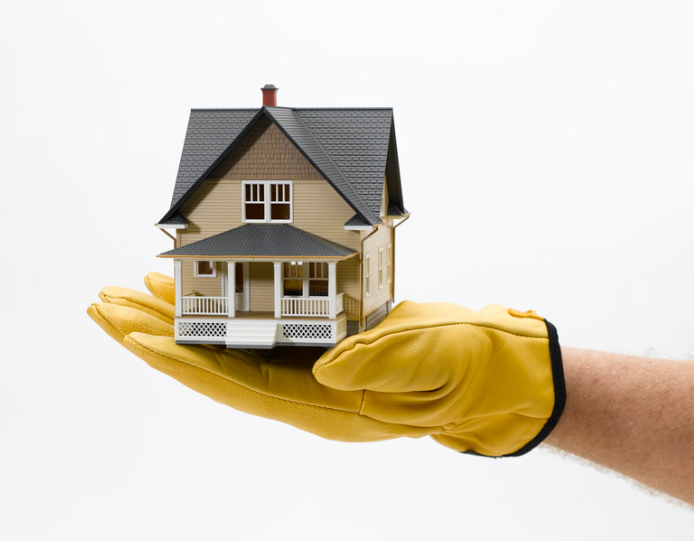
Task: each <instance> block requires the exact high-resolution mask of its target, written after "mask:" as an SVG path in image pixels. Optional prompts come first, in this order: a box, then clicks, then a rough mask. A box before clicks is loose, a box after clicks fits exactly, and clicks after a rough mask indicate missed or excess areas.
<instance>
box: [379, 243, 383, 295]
mask: <svg viewBox="0 0 694 541" xmlns="http://www.w3.org/2000/svg"><path fill="white" fill-rule="evenodd" d="M382 287H383V248H379V249H378V289H381V288H382Z"/></svg>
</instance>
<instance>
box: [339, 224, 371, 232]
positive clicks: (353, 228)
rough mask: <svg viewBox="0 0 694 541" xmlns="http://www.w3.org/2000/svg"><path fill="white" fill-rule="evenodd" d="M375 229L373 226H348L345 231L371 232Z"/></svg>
mask: <svg viewBox="0 0 694 541" xmlns="http://www.w3.org/2000/svg"><path fill="white" fill-rule="evenodd" d="M372 229H375V228H374V226H373V225H346V226H345V231H371V230H372Z"/></svg>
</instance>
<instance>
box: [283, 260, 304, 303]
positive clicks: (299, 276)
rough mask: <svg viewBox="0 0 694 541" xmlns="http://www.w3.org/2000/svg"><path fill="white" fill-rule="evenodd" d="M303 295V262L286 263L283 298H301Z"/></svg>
mask: <svg viewBox="0 0 694 541" xmlns="http://www.w3.org/2000/svg"><path fill="white" fill-rule="evenodd" d="M303 295H304V263H303V261H287V262H286V263H285V264H284V296H285V297H303Z"/></svg>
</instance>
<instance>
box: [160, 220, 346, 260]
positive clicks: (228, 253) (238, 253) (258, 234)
mask: <svg viewBox="0 0 694 541" xmlns="http://www.w3.org/2000/svg"><path fill="white" fill-rule="evenodd" d="M354 255H356V252H355V251H354V250H352V249H350V248H347V247H346V246H342V245H341V244H337V243H336V242H332V241H330V240H328V239H324V238H322V237H319V236H318V235H313V234H312V233H308V232H307V231H303V230H301V229H298V228H296V227H294V226H292V225H289V224H245V225H242V226H239V227H236V228H234V229H230V230H229V231H225V232H224V233H219V234H217V235H213V236H211V237H208V238H206V239H202V240H199V241H197V242H192V243H190V244H186V245H185V246H181V247H180V248H176V249H174V250H169V251H168V252H164V253H162V254H159V257H173V258H215V257H218V258H264V259H272V258H276V259H292V258H294V259H302V258H303V259H311V258H313V259H347V258H349V257H352V256H354Z"/></svg>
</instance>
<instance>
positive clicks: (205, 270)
mask: <svg viewBox="0 0 694 541" xmlns="http://www.w3.org/2000/svg"><path fill="white" fill-rule="evenodd" d="M215 276H217V266H216V265H215V264H214V261H196V262H195V277H196V278H203V277H204V278H214V277H215Z"/></svg>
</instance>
